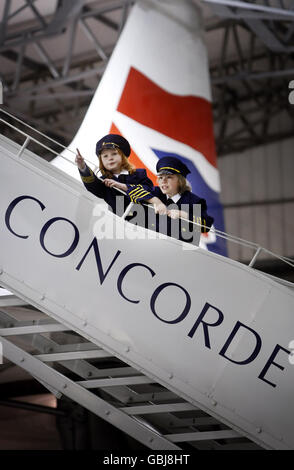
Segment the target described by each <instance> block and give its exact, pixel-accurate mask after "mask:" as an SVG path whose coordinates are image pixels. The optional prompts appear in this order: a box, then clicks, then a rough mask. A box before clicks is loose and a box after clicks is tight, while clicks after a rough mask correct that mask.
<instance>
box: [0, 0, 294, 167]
mask: <svg viewBox="0 0 294 470" xmlns="http://www.w3.org/2000/svg"><path fill="white" fill-rule="evenodd" d="M160 1H161V0H160ZM193 1H194V3H195V4H196V5H197V6H198V7H200V8H201V10H202V14H203V24H204V31H205V32H204V37H205V42H206V44H207V49H208V58H209V67H210V75H211V85H212V96H213V113H214V124H215V137H216V145H217V152H218V155H219V156H221V155H225V154H228V153H232V152H240V151H242V150H245V149H247V148H250V147H253V146H256V145H261V144H264V143H268V142H274V141H277V140H280V139H284V138H287V137H289V136H293V130H294V129H293V128H294V125H293V124H294V109H293V105H292V106H291V104H290V103H289V100H288V96H289V82H290V81H291V77H293V75H294V63H293V54H294V1H293V0H292V1H287V0H257V1H238V0H193ZM134 3H135V1H134V0H95V1H93V0H74V1H73V0H50V1H48V0H3V1H2V2H1V5H0V19H1V23H0V79H1V81H2V84H3V90H4V108H5V109H6V110H8V111H10V112H12V113H13V114H16V115H17V116H18V117H20V118H21V119H23V120H25V122H27V123H29V124H30V125H32V126H34V127H36V128H38V129H39V130H40V131H42V132H45V133H47V134H48V135H50V136H51V137H53V138H54V139H56V140H58V141H59V142H61V143H63V144H64V145H67V144H69V143H70V141H71V139H72V137H73V136H74V134H75V132H76V131H77V129H78V128H79V125H80V123H81V121H82V119H83V116H84V114H85V112H86V110H87V107H88V105H89V103H90V101H91V99H92V96H93V94H94V92H95V89H96V87H97V85H98V84H99V80H100V79H101V77H102V75H103V72H104V70H105V68H106V65H107V62H108V60H109V58H110V56H111V53H112V51H113V49H114V47H115V45H116V42H117V40H118V38H119V36H120V33H121V31H122V29H123V26H124V24H125V22H126V19H127V17H128V15H129V13H130V11H131V9H132V6H133V5H134ZM277 123H279V125H277ZM1 132H4V130H3V131H2V130H1ZM5 132H6V133H7V129H6V130H5ZM9 132H12V131H9ZM44 157H47V158H49V157H48V156H46V155H44Z"/></svg>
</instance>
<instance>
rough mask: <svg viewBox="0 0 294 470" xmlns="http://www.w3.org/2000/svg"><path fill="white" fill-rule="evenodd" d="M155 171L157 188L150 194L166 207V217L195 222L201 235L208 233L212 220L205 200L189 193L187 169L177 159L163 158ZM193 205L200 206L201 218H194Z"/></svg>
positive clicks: (188, 171)
mask: <svg viewBox="0 0 294 470" xmlns="http://www.w3.org/2000/svg"><path fill="white" fill-rule="evenodd" d="M156 171H157V176H158V186H156V187H155V188H154V189H153V191H152V194H153V195H154V196H156V197H158V198H159V199H160V200H161V201H162V203H163V204H164V205H165V206H166V207H167V215H168V216H169V217H170V218H172V219H177V218H182V219H188V220H191V221H192V222H196V223H198V224H200V225H201V232H202V233H207V232H209V230H210V227H211V225H212V223H213V220H214V219H213V217H211V216H209V215H208V214H207V204H206V201H205V199H203V198H200V197H199V196H197V195H196V194H194V193H192V192H191V186H190V184H189V183H188V181H187V180H186V176H187V175H188V174H189V173H191V172H190V170H189V168H188V167H187V166H186V165H185V164H184V163H183V162H182V161H181V160H179V159H178V158H176V157H171V156H165V157H162V158H160V159H159V160H158V162H157V165H156ZM195 204H197V205H198V204H200V206H201V217H200V216H199V217H198V218H195V215H194V214H195V211H193V206H194V205H195ZM183 205H184V209H183V207H182V206H183ZM169 207H170V208H169ZM179 238H181V237H179Z"/></svg>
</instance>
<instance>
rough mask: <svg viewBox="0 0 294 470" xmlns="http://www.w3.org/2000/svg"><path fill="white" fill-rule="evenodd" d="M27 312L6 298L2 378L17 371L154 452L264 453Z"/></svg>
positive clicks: (1, 315) (0, 333)
mask: <svg viewBox="0 0 294 470" xmlns="http://www.w3.org/2000/svg"><path fill="white" fill-rule="evenodd" d="M14 300H15V299H14ZM28 312H30V307H28V309H25V311H23V312H22V311H21V307H17V308H16V309H13V307H11V306H10V307H7V306H6V305H5V302H4V304H2V303H1V299H0V341H1V344H2V347H3V355H4V357H5V358H6V360H5V362H4V364H3V365H1V366H0V373H1V372H2V373H5V371H6V370H7V368H9V367H12V366H13V365H17V366H19V367H20V368H21V369H23V370H25V371H27V372H28V373H29V374H30V375H31V376H32V377H34V378H35V379H36V380H37V381H39V382H40V383H41V384H42V385H43V386H44V387H45V388H47V389H48V390H49V391H50V393H53V394H54V395H55V396H56V397H57V398H58V399H60V398H61V397H63V396H64V397H68V398H69V399H71V400H73V401H74V402H76V403H78V404H80V405H81V406H82V407H84V408H85V409H87V410H89V411H90V412H92V413H94V414H95V415H97V416H99V417H100V418H102V419H103V420H105V421H107V422H108V423H111V424H112V425H114V426H115V427H117V428H118V429H120V430H122V431H123V432H124V433H126V434H127V435H129V436H131V437H133V438H134V439H135V440H137V441H138V442H140V443H141V444H143V445H144V446H145V447H146V448H149V449H157V450H181V449H185V450H186V451H189V450H190V451H193V450H196V449H213V450H224V449H226V450H231V449H239V450H240V449H258V448H259V447H258V446H257V445H256V444H255V443H253V442H252V441H250V440H248V439H247V438H245V437H243V436H242V435H241V434H239V433H238V432H237V431H235V430H233V429H230V428H228V426H226V425H224V424H223V423H221V422H220V421H218V420H217V419H215V418H213V417H212V416H209V415H208V414H207V413H205V412H204V411H202V410H200V409H199V408H197V407H195V406H194V405H192V404H190V403H188V402H187V401H185V400H183V399H182V398H180V397H179V396H177V395H176V394H175V393H173V392H171V391H169V390H168V389H166V388H165V387H163V386H162V385H160V384H159V383H157V382H155V381H154V380H153V379H151V378H149V377H147V376H145V375H143V374H142V373H141V372H140V371H138V370H136V369H134V368H133V367H130V366H129V365H128V364H126V363H123V362H122V361H121V360H119V359H117V358H116V357H114V356H112V354H110V353H109V352H107V351H105V350H104V349H102V348H100V347H99V346H97V345H96V344H93V343H91V342H89V341H88V340H87V339H85V338H84V337H82V336H80V335H79V334H77V333H76V332H74V331H71V330H70V329H69V328H67V327H65V326H64V325H62V324H60V323H58V322H56V321H54V320H52V319H51V318H50V317H48V316H46V315H45V314H43V313H42V312H39V311H36V310H35V311H32V319H31V320H29V319H28V318H29V316H28ZM24 315H25V318H26V320H23V319H22V318H23V317H24ZM2 398H3V397H2ZM6 398H9V397H6ZM14 403H15V402H11V401H10V400H8V406H14ZM3 404H4V405H5V401H4V402H3ZM41 411H46V410H41ZM57 411H58V410H57ZM97 438H99V437H98V436H97Z"/></svg>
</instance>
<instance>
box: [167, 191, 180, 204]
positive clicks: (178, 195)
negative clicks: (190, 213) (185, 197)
mask: <svg viewBox="0 0 294 470" xmlns="http://www.w3.org/2000/svg"><path fill="white" fill-rule="evenodd" d="M166 198H167V199H171V200H172V201H173V202H174V203H175V204H176V203H177V202H178V200H179V199H181V195H180V194H179V193H177V194H175V195H174V196H173V197H168V196H166Z"/></svg>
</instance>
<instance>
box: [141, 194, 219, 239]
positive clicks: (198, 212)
mask: <svg viewBox="0 0 294 470" xmlns="http://www.w3.org/2000/svg"><path fill="white" fill-rule="evenodd" d="M152 195H153V196H155V197H158V198H159V199H160V200H161V202H163V204H165V205H166V206H167V207H168V209H177V210H183V211H185V212H188V218H189V220H190V221H191V222H194V223H196V224H199V225H194V224H191V223H189V221H188V220H185V219H180V220H179V219H171V218H170V217H168V216H156V219H155V223H154V222H153V225H155V227H156V231H157V232H161V233H162V232H164V233H166V235H169V236H172V237H174V238H178V239H179V240H182V241H186V242H188V243H193V242H194V240H198V241H199V237H198V238H197V237H195V236H193V233H194V231H198V232H200V231H201V233H207V232H209V230H210V228H211V226H212V224H213V221H214V219H213V217H211V216H210V215H208V214H207V204H206V201H205V199H203V198H200V197H199V196H197V195H196V194H194V193H192V192H191V191H185V192H184V193H182V194H181V197H180V199H178V200H177V202H176V203H175V202H173V200H172V199H168V198H167V196H166V195H165V194H163V193H162V192H161V190H160V188H159V187H158V186H155V187H154V188H153V190H152ZM149 213H150V211H149ZM163 217H166V220H165V225H164V223H162V221H163V219H162V218H163ZM149 225H150V221H149ZM160 225H161V226H160ZM161 227H163V228H161ZM198 241H197V242H196V244H198Z"/></svg>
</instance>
